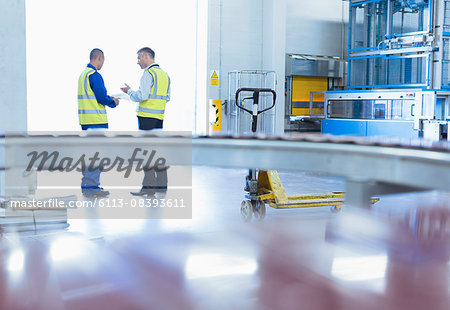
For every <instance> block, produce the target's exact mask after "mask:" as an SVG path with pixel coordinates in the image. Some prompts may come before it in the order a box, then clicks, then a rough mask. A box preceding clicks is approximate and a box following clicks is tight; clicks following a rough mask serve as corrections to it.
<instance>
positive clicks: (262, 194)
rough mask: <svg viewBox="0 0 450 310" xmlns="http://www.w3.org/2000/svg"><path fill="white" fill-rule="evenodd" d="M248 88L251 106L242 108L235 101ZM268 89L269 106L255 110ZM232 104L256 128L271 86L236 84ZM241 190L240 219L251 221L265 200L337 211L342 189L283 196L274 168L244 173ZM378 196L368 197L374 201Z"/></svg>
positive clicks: (285, 205) (261, 216)
mask: <svg viewBox="0 0 450 310" xmlns="http://www.w3.org/2000/svg"><path fill="white" fill-rule="evenodd" d="M243 91H246V92H252V93H253V95H252V97H248V98H244V100H248V99H251V100H253V110H252V111H250V110H248V109H245V108H244V107H243V106H242V105H240V104H239V103H238V102H239V94H240V92H243ZM264 92H268V93H271V94H272V97H273V104H272V106H271V107H269V108H266V109H264V110H261V111H258V103H259V94H260V93H264ZM235 102H236V106H237V107H238V108H239V109H241V110H244V111H245V112H247V113H250V114H252V117H253V118H252V132H254V133H255V132H256V129H257V122H258V115H259V114H261V113H264V112H265V111H268V110H270V109H272V108H273V107H274V106H275V102H276V94H275V91H273V90H272V89H264V88H240V89H238V90H237V91H236V101H235ZM244 190H245V191H246V192H248V194H247V195H246V196H245V197H246V199H245V200H244V201H242V204H241V215H242V218H243V219H244V221H246V222H248V221H251V219H252V216H254V217H255V218H256V219H257V220H263V219H264V217H265V215H266V204H268V205H269V206H270V207H271V208H275V209H292V208H311V207H324V206H329V207H331V210H332V211H333V212H338V211H340V209H341V207H342V205H343V204H344V199H345V193H344V192H332V193H330V194H312V195H299V196H287V195H286V192H285V190H284V187H283V184H282V182H281V179H280V177H279V175H278V172H277V171H276V170H257V169H250V170H249V174H248V176H247V177H246V185H245V188H244ZM379 200H380V199H379V198H373V199H371V201H370V203H371V204H374V203H376V202H377V201H379Z"/></svg>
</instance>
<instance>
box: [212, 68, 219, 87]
mask: <svg viewBox="0 0 450 310" xmlns="http://www.w3.org/2000/svg"><path fill="white" fill-rule="evenodd" d="M211 86H219V74H218V73H217V71H213V72H212V74H211Z"/></svg>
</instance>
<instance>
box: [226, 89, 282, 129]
mask: <svg viewBox="0 0 450 310" xmlns="http://www.w3.org/2000/svg"><path fill="white" fill-rule="evenodd" d="M241 92H252V93H253V95H252V97H247V98H244V100H247V99H252V100H253V111H250V110H248V109H246V108H244V107H241V106H240V105H239V103H238V102H239V94H240V93H241ZM260 93H271V94H272V98H273V104H272V106H270V107H268V108H266V109H264V110H261V111H258V104H259V94H260ZM276 99H277V94H276V93H275V91H274V90H273V89H270V88H239V89H238V90H237V91H236V101H235V102H236V106H237V107H238V108H239V109H241V110H244V111H245V112H247V113H250V114H251V115H252V116H253V121H252V132H256V127H257V123H258V115H259V114H261V113H264V112H266V111H268V110H270V109H272V108H273V107H274V106H275V102H276Z"/></svg>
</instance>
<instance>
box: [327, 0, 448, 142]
mask: <svg viewBox="0 0 450 310" xmlns="http://www.w3.org/2000/svg"><path fill="white" fill-rule="evenodd" d="M449 51H450V0H368V1H357V0H352V1H350V12H349V47H348V80H347V89H348V90H346V91H329V92H326V93H325V102H324V104H325V109H324V115H323V117H324V120H323V121H322V125H321V126H322V132H323V133H331V134H344V135H359V136H376V135H382V136H396V137H406V138H414V137H424V138H427V139H432V140H438V139H448V135H447V131H448V127H449V126H448V125H449V121H450V109H449V98H450V71H449V63H450V53H449Z"/></svg>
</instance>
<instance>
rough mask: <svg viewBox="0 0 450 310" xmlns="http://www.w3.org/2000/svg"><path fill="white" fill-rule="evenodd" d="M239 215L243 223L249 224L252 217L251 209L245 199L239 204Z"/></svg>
mask: <svg viewBox="0 0 450 310" xmlns="http://www.w3.org/2000/svg"><path fill="white" fill-rule="evenodd" d="M241 215H242V219H243V220H244V221H245V222H250V221H251V220H252V215H253V207H252V203H251V201H250V200H248V199H246V200H244V201H242V203H241Z"/></svg>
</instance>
